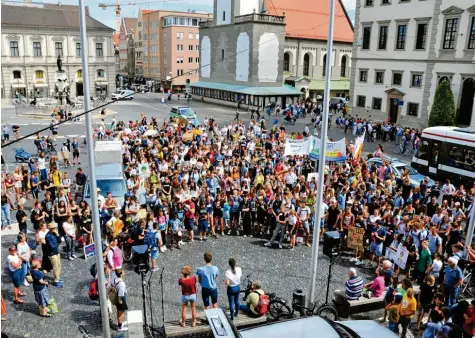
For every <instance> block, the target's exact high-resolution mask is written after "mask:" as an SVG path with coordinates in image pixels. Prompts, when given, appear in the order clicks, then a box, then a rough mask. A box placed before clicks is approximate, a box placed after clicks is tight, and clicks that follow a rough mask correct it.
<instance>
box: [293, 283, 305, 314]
mask: <svg viewBox="0 0 475 338" xmlns="http://www.w3.org/2000/svg"><path fill="white" fill-rule="evenodd" d="M305 300H306V296H305V293H304V292H303V290H301V289H296V290H295V291H294V293H293V294H292V309H294V310H295V311H297V312H300V315H301V316H305Z"/></svg>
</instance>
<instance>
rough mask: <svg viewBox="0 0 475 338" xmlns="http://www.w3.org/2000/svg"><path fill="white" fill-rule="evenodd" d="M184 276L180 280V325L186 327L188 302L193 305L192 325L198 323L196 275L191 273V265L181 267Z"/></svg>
mask: <svg viewBox="0 0 475 338" xmlns="http://www.w3.org/2000/svg"><path fill="white" fill-rule="evenodd" d="M181 273H182V275H183V278H180V279H179V280H178V285H180V286H181V320H180V325H181V326H183V327H185V320H186V308H187V306H188V303H190V306H191V326H192V327H194V326H195V325H196V277H195V276H190V275H191V267H189V266H188V265H185V266H184V267H183V268H182V269H181Z"/></svg>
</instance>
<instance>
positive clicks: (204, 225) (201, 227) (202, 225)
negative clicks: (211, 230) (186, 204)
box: [198, 219, 208, 232]
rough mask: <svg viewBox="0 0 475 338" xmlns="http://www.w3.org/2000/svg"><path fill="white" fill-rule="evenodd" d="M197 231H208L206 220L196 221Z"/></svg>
mask: <svg viewBox="0 0 475 338" xmlns="http://www.w3.org/2000/svg"><path fill="white" fill-rule="evenodd" d="M198 231H199V232H206V231H208V220H207V219H203V220H199V221H198Z"/></svg>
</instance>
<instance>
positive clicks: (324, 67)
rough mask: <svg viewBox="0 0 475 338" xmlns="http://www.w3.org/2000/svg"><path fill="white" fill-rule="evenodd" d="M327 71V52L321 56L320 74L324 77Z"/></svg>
mask: <svg viewBox="0 0 475 338" xmlns="http://www.w3.org/2000/svg"><path fill="white" fill-rule="evenodd" d="M326 73H327V54H325V55H324V56H323V69H322V76H323V77H324V76H325V75H326Z"/></svg>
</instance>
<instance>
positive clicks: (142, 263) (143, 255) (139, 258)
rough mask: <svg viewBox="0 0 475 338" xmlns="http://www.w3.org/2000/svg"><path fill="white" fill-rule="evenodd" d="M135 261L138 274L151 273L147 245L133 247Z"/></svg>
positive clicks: (133, 260)
mask: <svg viewBox="0 0 475 338" xmlns="http://www.w3.org/2000/svg"><path fill="white" fill-rule="evenodd" d="M132 254H133V259H132V262H133V263H134V265H135V268H134V271H135V273H136V274H138V275H140V274H142V273H143V274H146V273H148V272H149V271H150V260H149V255H148V246H147V245H135V246H133V247H132Z"/></svg>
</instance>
